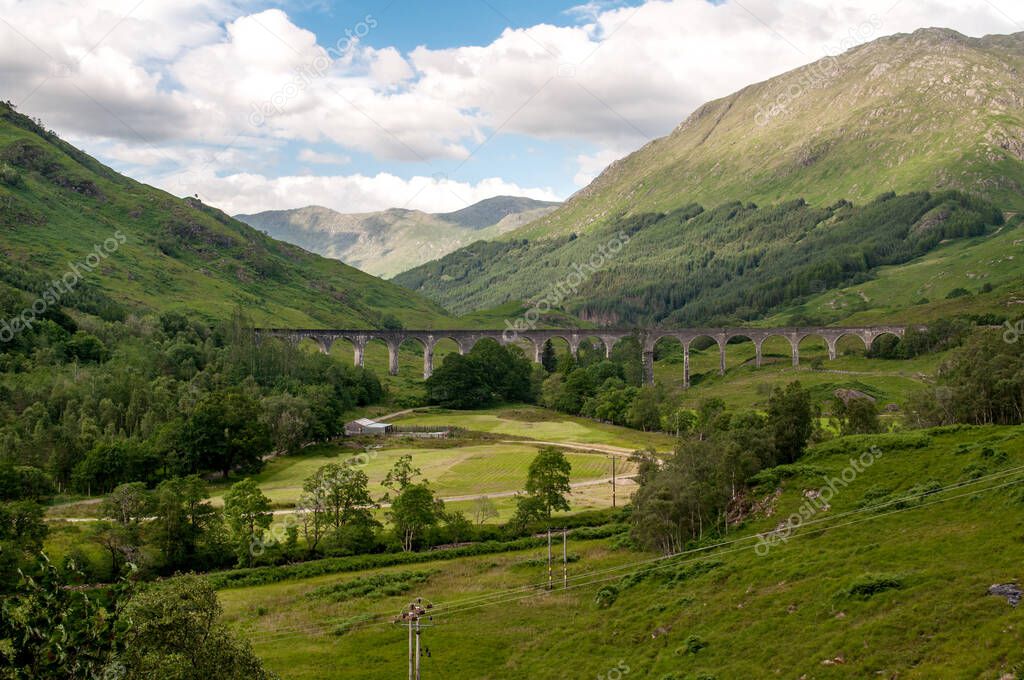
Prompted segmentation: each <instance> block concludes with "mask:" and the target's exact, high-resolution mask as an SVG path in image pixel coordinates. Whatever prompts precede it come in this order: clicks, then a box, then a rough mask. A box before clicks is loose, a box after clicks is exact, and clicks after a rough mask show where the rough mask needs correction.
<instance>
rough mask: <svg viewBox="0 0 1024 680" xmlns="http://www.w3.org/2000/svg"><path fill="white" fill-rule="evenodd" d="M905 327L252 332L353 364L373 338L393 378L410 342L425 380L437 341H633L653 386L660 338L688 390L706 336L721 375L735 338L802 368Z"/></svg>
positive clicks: (607, 345) (572, 345) (465, 344)
mask: <svg viewBox="0 0 1024 680" xmlns="http://www.w3.org/2000/svg"><path fill="white" fill-rule="evenodd" d="M906 330H907V329H906V327H905V326H857V327H849V328H837V327H832V326H812V327H800V328H743V327H736V328H681V329H670V328H652V329H636V328H592V329H583V328H567V329H537V330H524V331H512V330H504V331H501V330H427V331H417V330H323V329H293V328H259V329H256V341H257V342H260V341H261V340H263V339H265V338H279V339H281V340H284V341H286V342H290V343H293V344H298V343H300V342H302V341H303V340H312V341H313V342H315V343H316V344H317V345H318V346H319V347H320V350H321V351H322V352H324V353H325V354H326V353H329V352H330V351H331V346H332V345H333V344H334V343H335V342H337V341H338V340H346V341H348V342H350V343H352V346H353V347H354V348H355V357H354V360H355V364H356V365H357V366H362V365H363V353H364V351H365V349H366V344H367V343H368V342H370V341H371V340H381V341H383V342H384V344H386V345H387V348H388V368H389V372H390V373H391V375H398V349H399V347H401V346H402V343H404V342H406V341H409V340H412V341H414V342H418V343H420V345H422V347H423V377H424V379H426V378H429V377H430V376H431V374H432V373H433V371H434V347H435V346H436V345H437V343H438V342H439V341H441V340H446V339H448V340H452V341H454V342H455V344H456V345H457V346H458V348H459V354H465V353H466V352H468V351H470V350H471V349H472V348H473V346H474V345H475V344H476V343H478V342H480V341H481V340H483V339H485V338H488V339H491V340H495V341H497V342H498V343H500V344H502V345H508V344H515V343H519V342H523V343H525V344H527V345H529V346H530V347H531V348H532V350H533V360H534V361H536V362H540V357H541V350H542V349H543V347H544V343H545V342H547V341H548V340H553V339H562V340H564V341H565V342H566V343H567V344H568V345H569V350H570V351H571V352H572V354H573V356H576V353H577V352H578V351H579V347H580V343H581V342H583V341H584V340H590V341H593V340H599V341H600V342H601V344H602V345H603V346H604V351H605V356H609V357H610V356H611V352H612V348H613V347H614V346H615V345H616V344H617V343H618V342H619V341H621V340H623V339H625V338H629V337H635V338H636V339H637V341H638V342H639V344H640V347H641V352H642V355H643V356H642V360H643V366H644V381H645V383H647V384H653V383H654V346H655V344H656V343H657V342H658V341H659V340H661V339H662V338H674V339H676V340H678V341H679V342H680V344H682V346H683V384H684V386H686V387H689V386H690V345H691V344H692V343H693V341H694V340H697V339H698V338H710V339H711V340H712V341H714V342H715V343H716V344H717V345H718V353H719V373H720V374H722V375H724V374H725V347H726V345H727V344H728V343H729V341H730V340H732V339H734V338H746V339H747V340H749V341H751V342H753V343H754V350H755V359H754V361H755V365H756V366H758V367H760V366H761V347H762V346H763V344H764V341H765V340H767V339H768V338H773V337H781V338H785V339H786V340H787V341H789V346H790V355H791V357H792V361H793V366H799V365H800V342H801V341H803V340H804V339H806V338H808V337H818V338H821V339H822V340H824V341H825V344H826V346H827V347H828V356H829V359H835V358H836V345H837V344H838V342H839V340H840V339H842V338H843V337H846V336H848V335H849V336H854V337H857V338H860V339H861V340H862V341H863V342H864V347H865V349H870V348H871V345H872V343H873V342H874V341H875V339H876V338H878V337H879V336H880V335H886V334H889V335H894V336H897V337H903V335H904V334H905V333H906Z"/></svg>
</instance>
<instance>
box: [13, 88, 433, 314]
mask: <svg viewBox="0 0 1024 680" xmlns="http://www.w3.org/2000/svg"><path fill="white" fill-rule="evenodd" d="M116 233H120V234H122V235H123V237H124V239H123V240H124V242H123V244H121V245H120V246H119V247H116V252H113V253H112V254H110V253H106V254H107V256H106V257H105V258H104V259H103V260H102V262H101V263H100V265H99V267H98V268H96V270H95V271H93V272H91V273H86V275H85V276H84V282H83V283H81V284H80V285H79V286H78V287H77V289H76V292H75V296H69V299H70V297H74V298H75V299H78V300H79V301H81V300H84V299H86V298H88V299H89V300H91V301H92V302H91V306H92V308H94V311H99V310H100V309H101V308H102V307H103V304H102V301H103V300H105V299H109V300H113V301H116V302H118V303H122V304H125V305H127V306H128V307H129V308H136V309H147V310H168V309H177V308H188V309H191V310H195V311H197V312H199V313H202V314H205V315H208V316H209V317H211V318H224V317H227V316H228V315H230V313H231V312H232V310H234V309H235V308H237V307H238V306H242V307H244V308H245V309H246V311H247V312H248V314H249V315H250V316H251V317H252V318H253V320H254V321H255V323H257V324H259V325H275V326H307V327H308V326H324V325H334V326H356V327H379V326H381V325H385V324H389V323H391V324H393V323H395V322H400V323H403V324H406V325H408V326H430V325H435V324H436V325H443V324H444V323H445V322H446V321H447V315H446V314H445V313H444V311H443V310H442V309H441V308H440V307H438V306H437V305H435V304H433V303H430V302H427V301H425V300H423V299H422V298H419V297H418V296H416V295H414V294H411V293H409V292H408V291H405V290H402V289H400V288H398V287H396V286H394V285H392V284H390V283H386V282H384V281H381V280H379V279H376V278H374V277H372V276H369V275H367V274H364V273H362V272H360V271H358V270H356V269H353V268H351V267H347V266H345V265H343V264H341V263H339V262H336V261H333V260H329V259H325V258H323V257H319V256H317V255H312V254H310V253H308V252H305V251H303V250H301V249H299V248H297V247H295V246H292V245H288V244H285V243H281V242H279V241H275V240H274V239H272V238H269V237H267V236H265V235H264V234H261V233H260V232H258V231H256V230H255V229H252V228H251V227H248V226H246V225H244V224H242V223H241V222H238V221H237V220H234V219H232V218H230V217H228V216H227V215H225V214H224V213H222V212H220V211H219V210H217V209H215V208H212V207H210V206H206V205H203V204H202V203H200V202H199V201H196V200H193V199H185V200H181V199H178V198H175V197H173V196H171V195H169V194H167V193H165V192H163V191H159V190H157V189H154V188H153V187H150V186H146V185H144V184H140V183H138V182H135V181H133V180H131V179H129V178H127V177H124V176H122V175H119V174H117V173H116V172H114V171H113V170H111V169H110V168H107V167H105V166H103V165H101V164H100V163H98V162H97V161H96V160H94V159H92V158H91V157H89V156H87V155H86V154H84V153H82V152H81V151H79V150H77V149H75V148H74V147H72V146H70V145H69V144H67V143H65V142H63V141H61V140H60V139H58V138H57V137H56V136H55V135H53V134H52V133H50V132H47V131H46V130H44V129H43V128H42V127H41V126H40V125H38V124H37V123H35V122H33V121H31V120H29V119H28V118H26V117H25V116H22V115H20V114H18V113H16V112H15V111H13V110H12V109H11V108H10V107H9V106H8V105H5V104H0V248H2V250H3V255H4V257H3V263H2V264H0V279H2V280H3V281H5V282H7V283H8V284H10V285H13V286H14V287H16V288H20V289H22V290H25V291H28V292H30V293H32V294H39V293H40V292H41V291H42V290H43V289H44V288H46V287H48V286H49V282H50V281H52V280H54V279H57V278H58V277H61V276H62V275H63V274H65V273H66V272H67V271H68V269H69V266H70V263H75V264H78V263H81V262H83V261H84V260H85V259H86V257H87V256H88V255H89V254H90V253H92V252H93V251H94V249H95V248H96V247H97V246H100V247H101V248H102V246H103V244H104V243H105V242H106V241H107V239H112V238H115V234H116ZM110 243H111V244H113V243H114V241H111V242H110ZM69 299H65V300H62V302H63V303H64V304H67V303H68V301H69Z"/></svg>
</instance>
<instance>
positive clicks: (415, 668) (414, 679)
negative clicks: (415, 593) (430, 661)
mask: <svg viewBox="0 0 1024 680" xmlns="http://www.w3.org/2000/svg"><path fill="white" fill-rule="evenodd" d="M433 608H434V605H433V604H432V603H429V602H428V603H426V604H424V603H423V598H422V597H417V598H416V599H415V600H413V601H412V602H410V603H409V604H408V605H407V606H406V607H405V609H403V610H402V613H401V615H400V616H398V618H396V619H395V623H396V624H398V625H404V626H406V627H407V628H408V629H409V680H420V627H421V626H424V627H425V626H430V625H433V623H432V622H433V620H434V617H433V616H431V615H430V614H429V612H428V610H430V609H433ZM426 654H427V656H429V655H430V652H429V651H427V652H426Z"/></svg>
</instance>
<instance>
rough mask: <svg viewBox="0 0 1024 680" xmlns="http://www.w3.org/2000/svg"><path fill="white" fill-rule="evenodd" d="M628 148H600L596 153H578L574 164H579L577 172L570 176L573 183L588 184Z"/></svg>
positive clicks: (577, 184)
mask: <svg viewBox="0 0 1024 680" xmlns="http://www.w3.org/2000/svg"><path fill="white" fill-rule="evenodd" d="M628 153H629V150H628V149H627V150H622V149H614V148H612V149H602V150H600V151H598V152H597V153H593V154H580V155H579V156H577V157H576V164H577V165H578V166H579V172H577V173H576V176H575V177H573V178H572V181H573V183H574V184H575V185H576V186H578V187H584V186H586V185H588V184H590V183H591V182H592V181H593V180H594V178H595V177H597V176H598V175H600V174H601V171H602V170H604V169H605V168H607V167H608V166H609V165H610V164H611V163H612V162H613V161H616V160H618V159H620V158H622V157H623V156H625V155H627V154H628Z"/></svg>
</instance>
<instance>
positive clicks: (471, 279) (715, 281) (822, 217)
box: [395, 192, 1021, 325]
mask: <svg viewBox="0 0 1024 680" xmlns="http://www.w3.org/2000/svg"><path fill="white" fill-rule="evenodd" d="M1003 220H1004V218H1003V215H1002V214H1001V212H1000V211H999V210H998V209H996V208H995V207H994V206H993V205H991V204H989V203H987V202H984V201H981V200H978V199H975V198H971V197H968V196H967V195H964V194H960V193H957V192H944V193H926V192H918V193H913V194H904V195H893V194H883V195H882V196H880V197H879V198H877V199H875V200H873V201H871V202H869V203H867V204H864V205H852V204H850V203H849V202H846V201H839V202H837V203H834V204H832V205H830V206H827V207H818V206H814V205H811V204H809V203H807V202H805V201H803V200H795V201H789V202H787V203H783V204H778V205H768V206H760V207H759V206H757V205H754V204H751V203H738V202H736V203H726V204H723V205H720V206H718V207H715V208H711V209H707V210H705V209H704V208H703V207H702V206H700V205H697V204H690V205H687V206H684V207H683V208H680V209H678V210H674V211H671V212H668V213H644V214H641V215H634V216H632V217H629V218H624V219H621V220H618V221H616V222H613V223H611V224H609V225H607V226H602V227H600V228H597V229H595V230H593V231H591V232H588V233H586V234H583V235H580V236H578V237H576V236H570V237H567V238H545V239H534V240H526V239H522V240H514V241H497V242H491V243H478V244H474V245H473V246H470V247H469V248H465V249H463V250H460V251H457V252H455V253H451V254H450V255H448V256H446V257H444V258H442V259H441V260H438V261H436V262H431V263H428V264H426V265H423V266H421V267H418V268H416V269H414V270H411V271H409V272H406V273H404V274H402V275H400V276H398V277H396V279H395V281H396V282H397V283H401V284H402V285H404V286H407V287H409V288H410V289H412V290H414V291H417V292H419V293H422V294H425V295H428V296H430V297H432V298H434V299H436V300H438V301H439V302H441V303H442V304H444V305H445V306H447V307H448V308H450V309H453V310H454V311H456V312H459V313H464V312H465V311H467V310H471V309H474V308H477V307H492V306H495V305H499V304H507V303H509V302H511V301H512V300H515V299H517V298H519V299H521V298H526V299H529V300H532V301H534V302H535V303H537V302H539V301H540V300H543V299H547V300H549V301H553V304H552V306H554V307H561V308H563V309H565V310H567V311H569V312H572V313H575V314H577V315H578V316H579V317H580V318H582V319H584V320H585V321H589V322H594V323H598V324H607V325H614V324H639V325H648V324H661V325H683V324H687V325H716V324H743V323H751V322H757V321H758V320H759V319H763V318H764V317H765V316H769V315H772V314H777V313H779V312H780V311H783V310H787V309H791V308H793V307H794V306H797V305H800V304H801V303H803V302H804V301H805V300H806V299H809V298H810V297H812V296H814V295H817V294H818V293H821V292H823V291H829V290H832V289H835V288H837V287H848V286H851V285H854V284H857V283H861V282H864V281H867V280H870V279H871V278H872V277H873V276H874V275H875V274H876V271H877V270H878V269H879V268H881V267H885V266H902V265H907V264H908V263H911V262H913V261H914V260H915V259H916V258H917V257H920V256H922V255H926V254H928V253H930V252H931V251H932V250H934V249H936V248H938V247H940V246H941V245H942V243H943V242H944V241H948V240H954V241H955V242H958V243H961V245H966V244H967V241H965V240H963V239H967V238H974V237H982V236H985V235H987V234H992V233H994V232H996V230H998V229H999V227H1000V226H1001V225H1002V223H1003ZM1020 222H1021V219H1020V218H1019V217H1017V218H1013V219H1012V220H1011V222H1010V224H1009V225H1008V226H1007V227H1006V229H1004V232H1006V233H1005V234H1004V235H1003V236H1002V239H1003V242H1004V243H1010V241H1007V240H1006V239H1009V238H1011V236H1010V234H1011V232H1012V233H1016V230H1017V229H1018V227H1019V225H1020ZM602 249H604V252H606V253H607V254H606V255H602V254H601V253H602ZM592 263H597V264H592ZM577 271H579V272H580V274H582V275H583V281H582V282H580V281H579V276H580V274H577ZM572 277H576V280H575V283H574V281H573V278H572ZM1013 278H1014V273H1013V272H1012V270H1010V269H1009V268H1005V269H1003V270H1001V271H1000V272H999V273H998V274H997V275H993V276H991V277H988V280H987V281H986V282H987V283H989V284H990V285H992V286H995V285H998V284H1002V283H1005V282H1007V281H1009V280H1011V279H1013ZM979 281H980V279H979ZM570 284H573V285H570ZM972 287H977V284H974V285H972ZM887 302H889V301H887ZM541 309H543V307H542V308H541ZM839 311H841V310H839ZM805 316H807V317H809V318H808V319H805V321H804V323H807V322H808V321H809V320H810V319H812V318H818V317H822V318H824V317H830V318H829V320H830V321H834V320H836V319H837V318H841V314H836V313H829V314H824V312H823V311H822V310H815V313H814V314H811V313H810V312H808V313H807V314H806V315H805Z"/></svg>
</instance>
